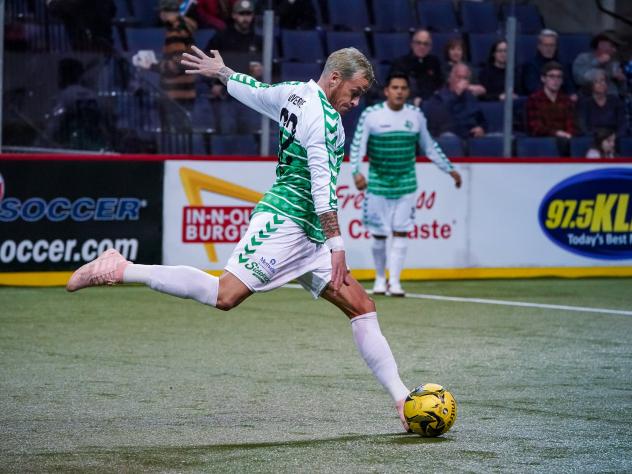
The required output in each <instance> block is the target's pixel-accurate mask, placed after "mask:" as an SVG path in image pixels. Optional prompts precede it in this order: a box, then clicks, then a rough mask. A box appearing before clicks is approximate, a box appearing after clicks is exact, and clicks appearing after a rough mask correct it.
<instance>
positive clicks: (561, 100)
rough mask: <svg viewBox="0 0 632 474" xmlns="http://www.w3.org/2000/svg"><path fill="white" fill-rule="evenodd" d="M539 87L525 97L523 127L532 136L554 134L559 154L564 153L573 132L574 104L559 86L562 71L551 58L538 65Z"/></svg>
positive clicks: (560, 85) (574, 133)
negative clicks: (549, 60) (540, 69)
mask: <svg viewBox="0 0 632 474" xmlns="http://www.w3.org/2000/svg"><path fill="white" fill-rule="evenodd" d="M540 78H541V80H542V88H541V89H540V90H538V91H536V92H534V93H533V94H531V95H530V96H529V98H528V99H527V130H528V132H529V135H531V136H534V137H556V138H558V146H559V147H560V153H561V154H563V155H567V154H568V147H569V140H570V138H571V137H572V136H574V135H576V134H577V129H576V126H575V117H574V110H575V107H574V104H573V102H572V101H571V100H570V98H569V97H568V96H567V95H566V94H564V93H563V92H562V91H561V90H560V89H561V87H562V81H563V80H564V71H563V69H562V65H561V64H560V63H557V62H554V61H551V62H549V63H546V64H545V65H544V67H543V68H542V73H541V76H540Z"/></svg>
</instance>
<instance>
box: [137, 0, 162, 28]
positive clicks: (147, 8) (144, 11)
mask: <svg viewBox="0 0 632 474" xmlns="http://www.w3.org/2000/svg"><path fill="white" fill-rule="evenodd" d="M131 2H132V14H133V15H134V18H136V19H137V20H138V22H139V24H140V25H141V26H148V27H152V26H158V25H160V18H159V16H158V14H159V10H158V9H157V8H156V6H157V5H158V2H154V1H147V0H131ZM163 31H164V30H163Z"/></svg>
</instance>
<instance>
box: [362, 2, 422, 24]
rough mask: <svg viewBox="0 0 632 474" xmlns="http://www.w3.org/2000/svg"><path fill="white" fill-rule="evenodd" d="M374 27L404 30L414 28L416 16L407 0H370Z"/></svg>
mask: <svg viewBox="0 0 632 474" xmlns="http://www.w3.org/2000/svg"><path fill="white" fill-rule="evenodd" d="M372 1H373V17H374V19H375V21H374V25H375V29H376V30H379V31H405V30H412V29H414V28H415V24H416V23H417V18H416V16H415V12H414V11H413V9H412V8H411V5H410V2H409V0H372Z"/></svg>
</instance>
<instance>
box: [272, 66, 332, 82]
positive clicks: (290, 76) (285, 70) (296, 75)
mask: <svg viewBox="0 0 632 474" xmlns="http://www.w3.org/2000/svg"><path fill="white" fill-rule="evenodd" d="M322 69H323V68H322V66H321V65H320V64H316V63H293V62H285V61H283V62H282V63H281V81H305V82H307V81H309V80H310V79H314V80H315V81H317V80H318V78H319V77H320V73H321V72H322Z"/></svg>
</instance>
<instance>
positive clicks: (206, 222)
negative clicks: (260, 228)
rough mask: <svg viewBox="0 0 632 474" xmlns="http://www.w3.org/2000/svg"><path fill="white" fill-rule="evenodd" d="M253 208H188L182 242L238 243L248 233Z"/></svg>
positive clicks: (186, 208) (183, 224)
mask: <svg viewBox="0 0 632 474" xmlns="http://www.w3.org/2000/svg"><path fill="white" fill-rule="evenodd" d="M253 209H254V207H252V206H239V207H230V206H187V207H185V208H184V209H183V219H182V242H185V243H197V244H200V243H208V242H214V243H217V244H225V243H236V242H239V240H240V239H241V237H242V236H243V235H244V234H245V233H246V230H247V229H248V224H249V223H250V214H251V213H252V210H253Z"/></svg>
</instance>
